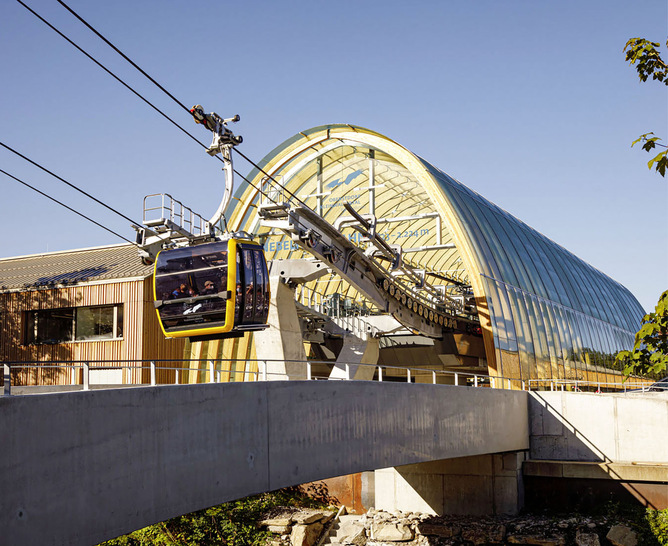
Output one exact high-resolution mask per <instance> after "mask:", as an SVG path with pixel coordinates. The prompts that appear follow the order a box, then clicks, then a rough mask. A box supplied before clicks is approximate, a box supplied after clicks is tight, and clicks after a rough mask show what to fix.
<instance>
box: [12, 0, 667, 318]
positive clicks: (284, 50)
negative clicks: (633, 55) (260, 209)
mask: <svg viewBox="0 0 668 546" xmlns="http://www.w3.org/2000/svg"><path fill="white" fill-rule="evenodd" d="M26 3H28V4H29V5H30V6H31V7H33V9H35V10H36V11H38V12H39V13H40V14H41V15H42V16H44V17H45V18H47V19H48V20H49V21H50V22H51V23H52V24H54V25H55V26H57V27H58V28H59V29H60V30H62V31H63V32H64V33H66V34H67V35H68V36H70V37H71V38H72V39H73V40H74V41H76V42H77V43H79V45H81V46H82V47H83V48H84V49H86V50H88V51H89V52H90V53H91V54H93V55H94V56H95V57H97V58H98V59H99V60H100V61H101V62H103V63H104V64H106V65H107V66H108V67H109V68H110V69H111V70H113V71H114V72H116V73H117V74H118V75H119V76H121V77H122V78H124V79H126V80H127V81H128V83H130V84H131V85H132V86H134V87H135V88H136V89H137V90H138V91H140V92H141V93H143V94H145V95H146V96H147V97H148V98H149V99H150V100H151V101H154V102H155V104H156V105H157V106H159V107H160V108H162V109H164V110H165V111H166V112H167V113H168V114H169V115H170V116H172V117H173V118H174V119H176V120H177V121H178V122H179V123H181V124H182V125H184V126H185V127H186V128H187V129H189V130H190V131H191V132H192V133H193V134H195V135H196V136H199V137H200V139H201V140H202V141H203V142H207V143H208V140H209V136H208V135H207V134H206V132H205V131H204V130H203V129H202V128H201V127H198V126H196V125H195V124H194V123H192V121H191V120H190V119H188V117H187V116H186V114H185V112H183V111H182V110H181V109H179V107H178V106H177V105H176V104H174V103H173V102H171V100H170V99H169V98H168V97H166V96H165V95H163V94H162V93H161V92H160V91H159V90H158V89H157V88H155V87H153V86H152V85H151V84H149V83H148V82H147V81H146V80H145V79H144V78H143V77H142V76H141V75H139V74H138V73H137V72H136V71H134V69H133V68H132V67H130V66H129V65H128V64H127V63H125V61H123V60H122V59H121V58H120V57H118V56H117V55H116V54H115V53H113V52H112V51H111V50H110V49H109V48H108V47H107V46H106V45H104V44H103V43H102V42H101V41H100V40H99V39H97V38H96V37H95V36H94V35H92V33H90V31H88V30H87V29H86V28H85V27H83V25H81V24H80V23H79V22H78V21H76V20H75V19H74V17H72V16H71V15H70V14H69V13H68V12H67V11H66V10H65V9H64V8H63V7H62V6H60V5H59V4H58V3H57V2H56V1H55V0H26ZM68 4H69V5H70V6H71V7H72V8H73V9H74V10H76V11H77V12H78V13H79V14H80V15H81V16H82V17H84V18H85V19H87V20H88V21H89V22H90V23H91V24H92V25H93V26H95V27H96V28H97V29H98V30H99V31H100V32H102V34H104V35H105V36H107V37H108V38H109V39H110V40H112V41H113V42H114V43H116V45H117V46H118V47H120V49H121V50H123V51H124V52H125V53H126V54H128V55H129V56H130V57H131V58H133V59H134V60H135V62H137V63H138V64H139V65H140V66H141V67H143V68H144V69H145V70H147V71H148V72H149V73H150V74H151V75H152V76H153V77H155V78H156V79H157V80H158V81H159V82H161V83H162V84H163V85H164V86H165V87H167V89H169V90H170V91H171V92H172V93H173V94H174V95H176V96H177V97H178V98H179V99H180V100H181V101H182V102H184V103H185V104H187V105H192V104H195V103H200V104H202V105H204V107H205V109H206V110H207V111H211V110H215V111H216V112H218V113H219V114H221V115H223V116H226V117H227V116H231V115H233V114H237V113H238V114H240V115H241V122H240V123H238V124H237V125H236V126H235V128H234V129H235V132H236V133H237V134H241V135H243V137H244V143H243V145H242V147H241V148H240V149H241V150H242V151H243V152H244V153H245V154H246V155H248V156H249V157H251V158H253V159H254V160H256V161H258V160H260V159H261V158H262V157H263V156H264V155H265V154H267V153H268V152H269V151H271V150H272V149H273V148H274V147H275V146H277V145H278V144H280V143H281V142H283V141H284V140H285V139H287V138H289V137H290V136H292V135H293V134H295V133H297V132H299V131H301V130H304V129H308V128H310V127H313V126H316V125H322V124H326V123H341V122H343V123H351V124H355V125H361V126H363V127H368V128H370V129H373V130H375V131H378V132H380V133H382V134H384V135H386V136H388V137H390V138H392V139H394V140H396V141H397V142H399V143H400V144H403V145H404V146H406V147H407V148H409V149H410V150H412V151H413V152H415V153H417V154H418V155H420V156H422V157H424V158H425V159H427V160H428V161H430V162H431V163H433V164H434V165H436V166H438V167H439V168H441V169H443V170H444V171H445V172H447V173H448V174H450V175H451V176H453V177H455V178H457V179H458V180H460V181H461V182H463V183H464V184H466V185H468V186H469V187H471V188H472V189H474V190H475V191H477V192H479V193H480V194H482V195H484V196H485V197H486V198H488V199H490V200H491V201H493V202H495V203H496V204H498V205H499V206H501V207H502V208H504V209H506V210H507V211H509V212H510V213H512V214H514V215H515V216H517V217H518V218H520V219H521V220H523V221H524V222H526V223H527V224H529V225H530V226H532V227H534V228H536V229H537V230H538V231H541V232H542V233H544V234H545V235H547V236H548V237H550V238H551V239H553V240H554V241H556V242H557V243H559V244H561V245H563V246H564V247H566V248H567V249H569V250H571V251H572V252H574V253H575V254H576V255H578V256H579V257H581V258H582V259H584V260H585V261H587V262H589V263H590V264H592V265H593V266H594V267H597V268H598V269H600V270H602V271H603V272H605V273H606V274H608V275H609V276H611V277H612V278H614V279H615V280H617V281H619V282H621V283H622V284H624V285H625V286H627V287H628V288H629V289H630V290H631V291H632V292H633V293H634V294H635V295H636V297H637V298H638V299H639V300H640V302H641V304H642V305H643V306H644V307H645V308H646V309H649V308H653V307H654V305H655V303H656V301H657V299H658V296H659V294H660V293H661V292H662V291H663V290H665V289H666V288H668V214H667V212H668V182H667V181H666V180H665V179H663V178H661V177H660V176H658V175H657V174H654V173H652V172H650V171H649V170H648V169H647V166H646V163H647V161H648V160H649V156H648V154H646V153H645V152H642V151H640V150H639V149H636V148H634V149H631V148H630V143H631V141H633V140H634V139H635V138H636V137H637V136H638V135H640V134H641V133H645V132H648V131H654V132H655V133H657V134H658V135H659V136H662V137H663V138H664V139H666V140H668V123H667V119H668V112H667V101H666V87H665V86H661V85H659V84H656V83H652V82H648V83H645V84H641V83H640V82H639V81H638V78H637V76H636V73H635V70H634V69H633V68H630V67H629V66H628V65H627V64H626V63H625V62H624V55H623V52H622V49H623V47H624V44H625V43H626V41H627V40H628V39H629V38H631V37H636V36H642V37H647V38H650V39H652V40H654V41H659V42H661V43H662V44H664V43H665V39H666V33H667V29H668V21H667V6H666V2H665V1H664V0H651V1H644V0H639V1H636V2H622V1H618V0H605V1H603V0H589V1H582V0H580V1H570V0H566V1H559V2H557V1H542V2H536V1H515V0H508V1H498V0H497V1H487V0H482V1H477V2H454V1H445V0H443V1H438V2H437V1H422V2H411V3H409V2H396V1H393V0H385V1H382V2H381V1H376V0H367V1H364V2H352V1H346V0H343V1H338V2H316V1H313V0H311V1H310V2H306V1H287V0H286V1H282V2H278V1H253V0H248V1H244V2H231V1H227V0H219V1H216V2H210V1H209V2H201V1H195V0H193V1H190V2H177V1H175V0H163V1H160V2H158V1H157V0H156V1H153V0H152V1H148V0H146V1H143V2H136V1H130V0H115V1H114V2H84V1H83V0H70V1H69V2H68ZM663 49H665V47H664V48H663ZM0 50H1V51H2V55H0V73H1V74H2V86H0V97H1V98H2V99H3V100H2V104H3V106H4V107H3V108H2V109H0V128H1V131H0V134H1V137H2V138H1V139H0V140H1V141H2V142H5V143H6V144H8V145H9V146H12V147H14V148H15V149H17V150H19V151H21V152H22V153H24V154H26V155H28V156H29V157H31V158H33V159H34V160H36V161H38V162H40V163H42V164H43V165H45V166H46V167H48V168H49V169H51V170H53V171H54V172H56V173H57V174H59V175H61V176H63V177H64V178H66V179H67V180H69V181H71V182H72V183H74V184H77V185H80V186H81V187H83V188H85V189H86V190H87V191H89V192H90V193H93V194H94V195H96V196H97V197H99V198H100V199H101V200H103V201H105V202H107V203H109V204H110V205H111V206H113V207H115V208H117V209H118V210H120V211H122V212H123V213H125V214H126V215H128V216H130V217H133V218H137V219H140V216H141V210H142V199H143V196H144V195H146V194H150V193H161V192H167V193H170V194H172V195H173V196H174V197H175V198H177V199H180V200H181V201H183V202H184V203H185V204H187V205H189V206H191V207H192V208H193V209H194V210H196V211H198V212H201V214H202V215H203V216H205V217H209V216H210V215H211V214H212V213H213V211H214V210H215V209H216V207H217V203H218V201H219V199H220V196H221V195H222V186H221V184H222V180H223V178H222V173H221V171H220V164H219V162H218V161H215V160H212V159H211V158H210V157H209V156H208V155H206V154H205V153H204V151H203V150H202V149H201V148H199V147H198V146H197V145H195V144H194V143H193V142H192V141H190V140H189V139H188V138H187V137H185V136H184V135H183V134H181V133H180V132H179V131H178V130H176V129H175V128H173V126H171V125H170V124H169V123H168V122H166V121H165V120H164V119H163V118H161V117H160V116H159V115H158V114H156V113H155V112H154V111H152V110H151V109H150V108H148V107H147V106H146V105H145V104H143V103H142V102H141V101H140V100H139V99H137V98H136V97H135V96H134V95H132V94H131V93H130V92H129V91H127V90H126V89H125V88H123V87H122V86H121V85H120V84H118V83H117V82H116V81H114V80H113V79H112V78H111V77H110V76H108V75H107V74H105V73H104V72H103V71H102V70H100V69H99V68H98V67H97V66H95V65H94V64H93V63H92V62H91V61H89V60H88V59H86V58H85V57H84V56H83V55H82V54H81V53H79V52H78V51H76V50H75V49H74V48H73V47H72V46H71V45H69V44H68V43H66V42H65V41H64V40H63V39H61V38H60V37H58V36H57V35H56V34H55V33H54V32H53V31H51V30H50V29H48V28H47V27H46V26H45V25H44V24H43V23H41V22H40V21H39V20H37V19H36V18H35V17H34V16H33V15H31V14H30V13H29V12H28V11H26V10H25V9H24V8H23V7H21V6H20V5H19V4H18V3H17V2H14V1H13V0H6V1H4V2H2V3H1V4H0ZM664 53H665V52H664ZM665 56H668V54H665ZM0 165H2V168H3V169H4V170H7V171H8V172H10V173H12V174H14V175H15V176H18V177H19V178H21V179H23V180H25V181H26V182H28V183H30V184H33V185H35V186H37V187H39V188H40V189H42V190H43V191H45V192H48V193H50V194H52V195H53V196H54V197H57V198H58V199H61V200H64V201H65V202H67V203H68V204H69V205H71V206H73V207H75V208H77V209H79V210H81V211H82V212H84V213H85V214H87V215H90V216H92V217H93V218H95V219H96V220H98V221H100V222H101V223H103V224H105V225H107V226H109V227H110V228H112V229H114V230H115V231H118V232H120V233H122V234H124V235H126V236H127V237H128V238H132V237H133V234H134V232H133V231H132V230H131V229H130V228H129V226H128V223H127V221H125V220H123V219H121V218H118V217H115V216H113V215H112V214H111V213H109V212H108V211H105V210H104V209H102V208H100V207H99V206H98V205H95V204H93V203H91V202H88V201H87V200H85V199H83V198H81V197H80V196H79V195H77V194H75V193H74V192H73V191H72V190H69V189H68V188H66V187H65V186H63V185H61V184H60V183H58V182H57V181H55V180H54V179H52V178H51V177H48V176H47V175H45V174H43V173H41V172H40V171H38V170H37V169H35V168H34V167H32V166H30V165H29V164H27V163H25V162H23V161H22V160H20V159H18V158H16V157H14V156H12V154H10V153H9V152H7V151H5V150H3V149H0ZM235 166H236V167H237V168H238V169H239V170H240V172H242V173H247V172H248V171H249V170H250V166H249V165H247V164H245V163H244V162H243V160H240V161H238V162H237V163H236V165H235ZM0 191H2V196H3V200H2V202H3V204H4V207H3V212H4V214H3V215H2V217H0V225H1V226H2V228H3V232H4V234H5V236H4V238H3V244H2V246H1V247H0V256H15V255H23V254H32V253H38V252H44V251H53V250H63V249H70V248H81V247H87V246H97V245H102V244H111V243H115V242H120V240H119V239H117V238H115V237H114V236H113V235H111V234H108V233H107V232H105V231H103V230H101V229H100V228H98V227H96V226H94V225H92V224H89V223H88V222H86V221H84V220H82V219H80V218H79V217H77V216H75V215H73V214H72V213H71V212H68V211H67V210H65V209H62V208H60V207H58V206H57V205H55V204H53V203H51V202H50V201H48V200H46V199H45V198H43V197H41V196H39V195H37V194H36V193H34V192H32V191H31V190H28V189H26V188H24V187H22V186H20V185H18V184H17V183H16V182H14V181H12V180H10V179H8V178H7V177H5V176H4V175H0Z"/></svg>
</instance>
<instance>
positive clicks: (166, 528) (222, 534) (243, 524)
mask: <svg viewBox="0 0 668 546" xmlns="http://www.w3.org/2000/svg"><path fill="white" fill-rule="evenodd" d="M323 505H324V504H323V503H322V502H320V501H318V500H314V499H312V498H310V497H307V496H306V495H305V494H304V493H303V492H302V490H301V489H300V488H299V487H288V488H286V489H279V490H278V491H272V492H269V493H262V494H260V495H254V496H252V497H246V498H245V499H239V500H236V501H232V502H226V503H225V504H220V505H218V506H212V507H211V508H207V509H205V510H199V511H197V512H193V513H191V514H186V515H184V516H179V517H176V518H172V519H170V520H168V521H163V522H162V523H156V524H155V525H150V526H149V527H145V528H144V529H139V530H138V531H134V532H132V533H130V534H129V535H124V536H121V537H118V538H114V539H112V540H109V541H107V542H103V543H102V544H101V545H100V546H152V545H158V546H172V545H174V546H176V545H179V546H206V545H209V544H211V545H213V544H215V545H221V544H224V545H227V546H262V545H264V544H266V542H267V538H268V537H269V536H270V534H269V533H268V532H267V531H264V530H262V529H259V528H258V527H257V522H258V521H260V520H261V519H262V518H263V516H264V515H265V514H267V513H269V512H271V510H272V509H273V508H277V507H280V506H294V507H300V508H304V507H309V508H320V507H323Z"/></svg>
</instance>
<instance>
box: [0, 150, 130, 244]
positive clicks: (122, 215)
mask: <svg viewBox="0 0 668 546" xmlns="http://www.w3.org/2000/svg"><path fill="white" fill-rule="evenodd" d="M0 146H2V147H3V148H6V149H7V150H9V151H10V152H12V153H13V154H16V155H17V156H19V157H20V158H21V159H25V160H26V161H27V162H28V163H31V164H33V165H34V166H35V167H37V168H39V169H42V170H43V171H44V172H45V173H47V174H50V175H51V176H53V177H54V178H56V179H58V180H60V181H61V182H62V183H63V184H67V185H68V186H69V187H70V188H72V189H74V190H76V191H78V192H79V193H81V194H83V195H85V196H86V197H88V198H89V199H92V200H93V201H95V202H96V203H97V204H99V205H102V206H103V207H104V208H106V209H108V210H110V211H111V212H113V213H115V214H118V215H119V216H120V217H121V218H124V219H125V220H127V221H128V222H130V223H131V224H137V225H139V223H138V222H135V221H134V220H133V219H132V218H130V217H128V216H125V214H123V213H122V212H118V211H117V210H116V209H115V208H112V207H110V206H109V205H107V204H106V203H104V202H102V201H100V200H99V199H98V198H97V197H94V196H93V195H91V194H90V193H88V192H86V191H84V190H82V189H81V188H79V187H78V186H75V185H74V184H72V183H71V182H68V181H67V180H65V179H64V178H63V177H61V176H58V175H57V174H55V173H54V172H52V171H50V170H49V169H47V168H46V167H43V166H42V165H40V164H39V163H37V162H36V161H33V160H32V159H30V158H29V157H26V156H25V155H23V154H22V153H21V152H17V151H16V150H15V149H14V148H11V147H9V146H7V144H5V143H4V142H0ZM126 240H127V239H126Z"/></svg>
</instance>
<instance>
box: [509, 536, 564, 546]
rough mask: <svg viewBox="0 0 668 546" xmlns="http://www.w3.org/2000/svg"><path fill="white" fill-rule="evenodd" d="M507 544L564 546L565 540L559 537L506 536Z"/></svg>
mask: <svg viewBox="0 0 668 546" xmlns="http://www.w3.org/2000/svg"><path fill="white" fill-rule="evenodd" d="M507 540H508V543H509V544H534V545H535V546H566V539H565V538H564V537H563V536H561V535H555V536H551V537H544V536H538V535H508V538H507Z"/></svg>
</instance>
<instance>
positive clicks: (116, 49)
mask: <svg viewBox="0 0 668 546" xmlns="http://www.w3.org/2000/svg"><path fill="white" fill-rule="evenodd" d="M58 3H59V4H60V5H61V6H63V7H64V8H65V9H66V10H67V11H69V12H70V13H71V14H72V15H74V16H75V17H76V18H77V19H79V21H81V22H82V23H83V24H84V25H86V26H87V27H88V28H89V29H90V30H91V31H92V32H94V33H95V35H96V36H98V38H100V39H101V40H103V41H104V43H105V44H107V45H108V46H109V47H110V48H111V49H113V50H114V51H115V52H116V53H118V54H119V55H120V56H121V57H123V58H124V59H125V60H126V61H127V62H129V63H130V64H131V65H132V66H134V67H135V68H136V69H137V70H139V72H141V73H142V74H143V75H144V76H146V77H147V78H148V79H149V80H150V81H151V82H152V83H154V84H155V85H156V86H158V88H160V90H161V91H162V92H163V93H165V94H166V95H167V96H168V97H169V98H170V99H172V100H173V101H174V102H175V103H176V104H178V105H179V106H180V107H181V108H183V109H184V110H185V111H186V112H188V114H190V110H189V109H188V107H187V106H186V105H185V104H183V103H182V102H181V101H180V100H178V99H177V98H176V97H175V96H174V95H172V94H171V93H170V92H169V91H167V89H165V88H164V87H163V86H162V85H160V84H159V83H158V82H157V81H155V80H154V79H153V78H152V77H151V76H149V75H148V74H147V73H146V72H145V71H144V70H142V69H141V68H140V67H139V66H138V65H137V64H136V63H135V62H134V61H133V60H132V59H130V58H129V57H128V56H127V55H126V54H125V53H123V52H122V51H121V50H120V49H118V48H117V47H116V46H115V45H114V44H112V43H111V42H110V41H109V40H107V39H106V38H105V37H104V36H102V34H100V33H99V32H98V31H97V30H96V29H95V28H93V27H92V26H91V25H90V24H88V22H87V21H86V20H84V18H83V17H81V16H80V15H79V14H78V13H77V12H76V11H74V10H73V9H72V8H71V7H69V6H68V5H67V4H66V3H65V2H63V1H62V0H58Z"/></svg>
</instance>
